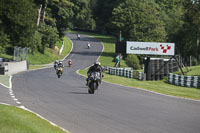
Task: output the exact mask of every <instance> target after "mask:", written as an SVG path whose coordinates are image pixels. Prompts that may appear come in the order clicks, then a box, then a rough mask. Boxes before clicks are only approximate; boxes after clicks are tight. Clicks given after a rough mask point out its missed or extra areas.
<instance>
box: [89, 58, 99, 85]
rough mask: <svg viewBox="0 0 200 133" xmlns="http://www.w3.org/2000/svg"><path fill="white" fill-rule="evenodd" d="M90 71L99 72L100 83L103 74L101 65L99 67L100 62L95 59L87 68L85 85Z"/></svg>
mask: <svg viewBox="0 0 200 133" xmlns="http://www.w3.org/2000/svg"><path fill="white" fill-rule="evenodd" d="M92 72H99V73H100V77H101V78H100V84H101V79H102V77H103V74H102V67H101V64H100V62H98V61H95V62H94V65H93V66H91V67H90V68H89V70H88V72H87V75H88V78H87V79H86V81H87V83H86V85H87V86H88V82H89V79H90V76H91V73H92Z"/></svg>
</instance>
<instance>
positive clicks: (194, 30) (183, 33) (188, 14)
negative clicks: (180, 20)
mask: <svg viewBox="0 0 200 133" xmlns="http://www.w3.org/2000/svg"><path fill="white" fill-rule="evenodd" d="M184 8H185V14H184V24H183V27H182V28H181V29H180V30H179V33H178V34H177V36H176V37H177V38H176V43H177V47H178V49H179V50H180V52H181V53H180V54H181V55H182V56H183V57H187V56H195V57H196V58H199V55H200V54H199V53H200V42H199V39H200V3H199V1H197V0H193V1H190V0H185V2H184Z"/></svg>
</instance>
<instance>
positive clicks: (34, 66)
mask: <svg viewBox="0 0 200 133" xmlns="http://www.w3.org/2000/svg"><path fill="white" fill-rule="evenodd" d="M45 67H46V66H37V65H30V66H29V69H30V70H34V69H39V68H45Z"/></svg>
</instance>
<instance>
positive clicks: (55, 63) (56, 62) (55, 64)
mask: <svg viewBox="0 0 200 133" xmlns="http://www.w3.org/2000/svg"><path fill="white" fill-rule="evenodd" d="M57 67H58V60H56V61H55V62H54V69H55V70H56V69H57Z"/></svg>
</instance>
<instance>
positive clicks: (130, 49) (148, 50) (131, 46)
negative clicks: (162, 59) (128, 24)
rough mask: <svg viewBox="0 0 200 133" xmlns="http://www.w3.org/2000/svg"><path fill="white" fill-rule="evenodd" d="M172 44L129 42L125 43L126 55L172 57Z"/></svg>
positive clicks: (173, 45) (173, 49)
mask: <svg viewBox="0 0 200 133" xmlns="http://www.w3.org/2000/svg"><path fill="white" fill-rule="evenodd" d="M174 47H175V44H174V43H155V42H131V41H127V44H126V53H127V54H145V55H174V51H175V48H174Z"/></svg>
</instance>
